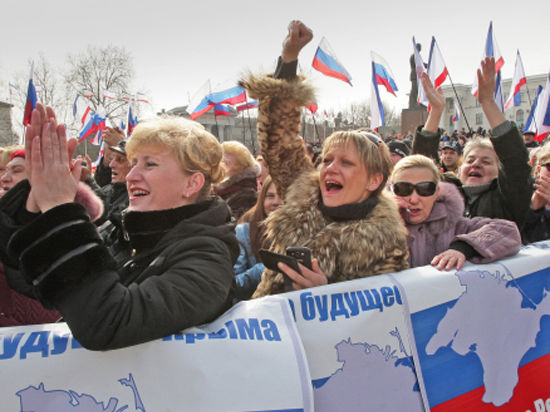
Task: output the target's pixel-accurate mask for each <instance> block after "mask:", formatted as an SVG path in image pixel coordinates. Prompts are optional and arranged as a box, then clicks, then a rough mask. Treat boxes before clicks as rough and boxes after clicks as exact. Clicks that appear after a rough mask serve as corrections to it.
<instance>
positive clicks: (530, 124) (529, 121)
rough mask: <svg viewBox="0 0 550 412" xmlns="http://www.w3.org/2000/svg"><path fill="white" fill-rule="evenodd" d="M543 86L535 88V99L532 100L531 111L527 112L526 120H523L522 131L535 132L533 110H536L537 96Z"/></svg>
mask: <svg viewBox="0 0 550 412" xmlns="http://www.w3.org/2000/svg"><path fill="white" fill-rule="evenodd" d="M543 89H544V88H543V87H542V86H539V87H538V89H537V94H536V95H535V100H533V105H532V106H531V111H530V112H529V116H528V117H527V121H526V122H525V126H524V127H523V130H522V131H523V132H533V133H535V134H537V127H536V125H535V121H534V120H533V119H534V117H535V112H536V111H537V104H538V102H539V96H540V94H541V93H542V90H543Z"/></svg>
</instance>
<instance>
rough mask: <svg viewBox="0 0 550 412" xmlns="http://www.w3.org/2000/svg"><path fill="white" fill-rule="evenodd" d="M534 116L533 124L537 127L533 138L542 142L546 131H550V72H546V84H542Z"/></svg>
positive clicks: (546, 133)
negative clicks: (542, 87)
mask: <svg viewBox="0 0 550 412" xmlns="http://www.w3.org/2000/svg"><path fill="white" fill-rule="evenodd" d="M534 116H535V117H534V121H535V126H536V128H537V134H536V135H535V140H536V141H537V142H542V141H543V140H544V138H545V137H546V136H547V135H548V133H550V74H548V77H547V78H546V86H544V89H543V90H542V92H541V93H540V95H539V101H538V104H537V109H536V111H535V115H534Z"/></svg>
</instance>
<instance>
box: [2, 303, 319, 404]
mask: <svg viewBox="0 0 550 412" xmlns="http://www.w3.org/2000/svg"><path fill="white" fill-rule="evenodd" d="M0 333H1V334H2V336H1V337H2V341H1V342H2V343H1V346H0V350H2V349H3V351H2V353H1V355H0V368H1V370H2V373H1V374H0V387H1V388H2V389H1V391H2V396H1V398H2V407H1V410H2V411H21V412H30V411H33V412H65V411H67V412H68V411H79V412H96V411H97V412H107V411H108V412H119V411H123V410H124V411H126V412H131V411H140V412H156V411H174V412H181V411H216V412H219V411H252V410H254V411H262V410H270V411H313V401H312V394H311V384H310V380H309V372H308V368H307V361H306V359H305V356H304V351H303V347H302V344H301V342H300V338H299V337H298V335H297V331H296V327H295V323H294V321H293V319H292V314H291V312H290V309H289V305H288V302H287V300H286V299H283V298H280V297H270V298H267V299H263V300H262V301H261V302H260V301H250V302H243V303H241V304H239V305H237V306H235V307H233V308H232V309H230V310H229V311H228V312H226V313H225V314H224V315H222V316H221V317H220V318H219V319H217V320H216V321H214V322H212V323H210V324H208V325H205V326H203V327H200V328H191V329H188V330H186V331H185V333H183V334H180V335H173V336H169V337H167V338H164V339H162V340H158V341H153V342H149V343H145V344H142V345H138V346H134V347H130V348H125V349H118V350H112V351H106V352H92V351H88V350H86V349H83V348H81V347H80V345H79V344H78V343H77V342H76V341H75V340H74V339H73V338H72V336H71V335H70V332H69V329H68V328H67V325H66V324H48V325H36V326H25V327H15V328H2V329H0Z"/></svg>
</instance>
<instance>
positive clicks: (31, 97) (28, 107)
mask: <svg viewBox="0 0 550 412" xmlns="http://www.w3.org/2000/svg"><path fill="white" fill-rule="evenodd" d="M37 101H38V99H37V97H36V89H35V88H34V83H33V81H32V75H31V77H30V79H29V85H28V87H27V101H26V103H25V112H24V114H23V126H28V125H29V124H30V123H31V114H32V111H33V110H34V109H36V103H37Z"/></svg>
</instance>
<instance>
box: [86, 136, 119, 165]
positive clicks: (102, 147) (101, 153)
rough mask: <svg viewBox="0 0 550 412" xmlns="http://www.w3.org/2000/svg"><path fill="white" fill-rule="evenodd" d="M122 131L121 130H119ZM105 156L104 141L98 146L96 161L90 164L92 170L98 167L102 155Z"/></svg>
mask: <svg viewBox="0 0 550 412" xmlns="http://www.w3.org/2000/svg"><path fill="white" fill-rule="evenodd" d="M121 130H123V129H121ZM104 154H105V140H103V139H102V140H101V145H100V146H99V153H98V155H97V159H96V160H95V162H92V168H93V169H96V168H97V166H99V162H101V159H102V157H103V155H104Z"/></svg>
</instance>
